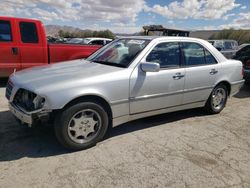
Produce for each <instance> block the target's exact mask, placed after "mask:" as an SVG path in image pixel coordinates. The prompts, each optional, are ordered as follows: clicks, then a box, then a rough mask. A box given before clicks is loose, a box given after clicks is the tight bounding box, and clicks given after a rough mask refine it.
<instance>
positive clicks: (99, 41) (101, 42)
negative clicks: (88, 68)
mask: <svg viewBox="0 0 250 188" xmlns="http://www.w3.org/2000/svg"><path fill="white" fill-rule="evenodd" d="M89 44H92V45H104V41H103V40H93V41H92V42H90V43H89Z"/></svg>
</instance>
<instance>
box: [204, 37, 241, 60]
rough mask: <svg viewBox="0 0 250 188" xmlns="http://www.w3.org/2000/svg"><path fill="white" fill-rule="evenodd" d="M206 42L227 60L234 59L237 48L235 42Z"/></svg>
mask: <svg viewBox="0 0 250 188" xmlns="http://www.w3.org/2000/svg"><path fill="white" fill-rule="evenodd" d="M208 42H210V43H211V44H212V45H213V46H214V47H215V48H216V49H217V50H219V51H220V52H221V53H222V54H223V55H224V56H225V57H226V58H228V59H231V58H232V57H234V56H235V54H236V52H237V50H238V48H239V46H238V42H237V41H235V40H209V41H208Z"/></svg>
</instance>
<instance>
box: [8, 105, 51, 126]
mask: <svg viewBox="0 0 250 188" xmlns="http://www.w3.org/2000/svg"><path fill="white" fill-rule="evenodd" d="M9 109H10V111H11V112H12V114H13V115H14V116H15V117H16V118H17V119H19V120H20V121H21V122H22V123H26V124H28V126H29V127H31V126H32V125H34V124H35V123H37V122H38V121H47V120H49V114H50V111H44V110H42V109H41V110H37V111H33V112H26V111H25V110H23V109H22V108H20V107H18V106H17V105H15V104H13V103H9Z"/></svg>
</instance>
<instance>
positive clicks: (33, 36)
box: [17, 19, 48, 69]
mask: <svg viewBox="0 0 250 188" xmlns="http://www.w3.org/2000/svg"><path fill="white" fill-rule="evenodd" d="M17 24H18V27H19V36H20V44H19V46H20V53H21V63H22V69H24V68H28V67H32V66H38V65H44V64H48V51H47V42H46V41H45V38H46V37H45V33H44V31H43V28H42V27H41V23H40V22H38V21H37V22H36V21H34V22H33V21H32V22H31V21H26V20H25V19H24V20H22V19H20V20H19V21H18V23H17Z"/></svg>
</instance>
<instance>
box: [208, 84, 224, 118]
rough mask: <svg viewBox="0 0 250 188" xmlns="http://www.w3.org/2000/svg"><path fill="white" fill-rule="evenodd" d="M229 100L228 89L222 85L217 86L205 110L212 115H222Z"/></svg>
mask: <svg viewBox="0 0 250 188" xmlns="http://www.w3.org/2000/svg"><path fill="white" fill-rule="evenodd" d="M227 98H228V89H227V87H226V86H225V85H223V84H220V85H218V86H216V87H215V88H214V89H213V91H212V93H211V95H210V97H209V98H208V100H207V102H206V105H205V109H206V111H208V112H209V113H211V114H218V113H220V112H221V111H222V110H223V109H224V107H225V106H226V103H227Z"/></svg>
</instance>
